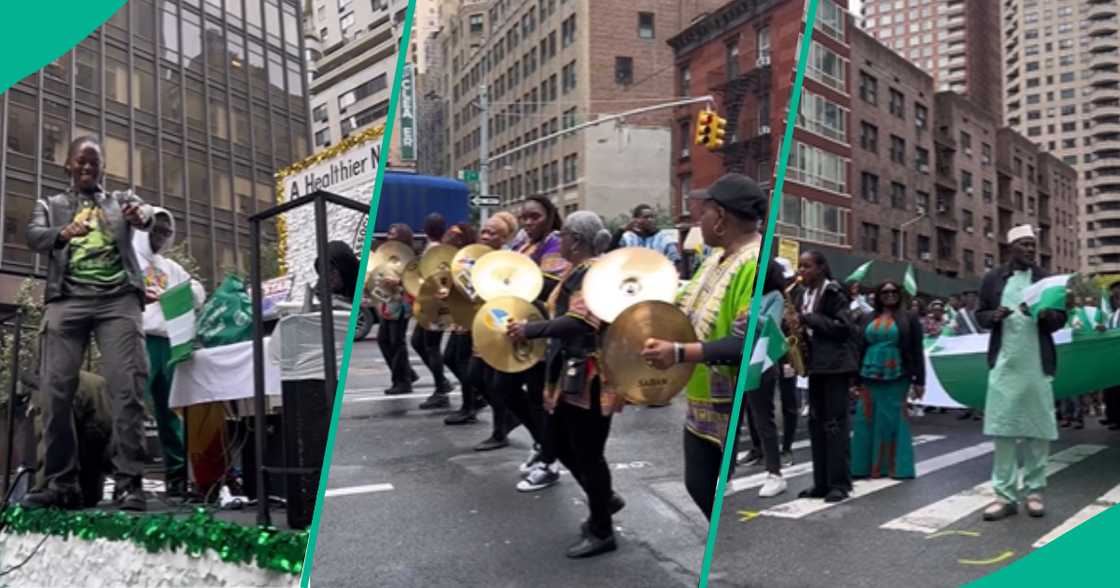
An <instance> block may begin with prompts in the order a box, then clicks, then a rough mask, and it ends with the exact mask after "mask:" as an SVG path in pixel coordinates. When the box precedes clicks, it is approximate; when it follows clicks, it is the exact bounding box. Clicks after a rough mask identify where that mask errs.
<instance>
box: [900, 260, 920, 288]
mask: <svg viewBox="0 0 1120 588" xmlns="http://www.w3.org/2000/svg"><path fill="white" fill-rule="evenodd" d="M902 287H903V289H905V290H906V293H907V294H909V295H911V296H917V295H918V281H917V280H915V279H914V266H913V265H908V266H906V275H905V276H903V277H902Z"/></svg>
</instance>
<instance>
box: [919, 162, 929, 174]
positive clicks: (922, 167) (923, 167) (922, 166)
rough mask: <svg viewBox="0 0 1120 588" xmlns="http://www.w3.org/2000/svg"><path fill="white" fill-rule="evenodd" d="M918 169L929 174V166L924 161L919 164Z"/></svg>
mask: <svg viewBox="0 0 1120 588" xmlns="http://www.w3.org/2000/svg"><path fill="white" fill-rule="evenodd" d="M918 171H920V172H922V173H923V174H926V175H929V166H928V165H926V164H924V163H923V164H920V165H918Z"/></svg>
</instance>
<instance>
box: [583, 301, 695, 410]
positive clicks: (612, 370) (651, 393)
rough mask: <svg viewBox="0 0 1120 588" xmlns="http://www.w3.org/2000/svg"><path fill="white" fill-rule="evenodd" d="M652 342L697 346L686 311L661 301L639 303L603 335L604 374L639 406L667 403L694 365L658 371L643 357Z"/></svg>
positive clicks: (623, 394)
mask: <svg viewBox="0 0 1120 588" xmlns="http://www.w3.org/2000/svg"><path fill="white" fill-rule="evenodd" d="M649 339H660V340H662V341H672V342H676V343H695V342H696V331H695V330H694V329H693V327H692V323H690V322H689V320H688V317H687V316H685V314H684V312H682V311H681V310H680V309H678V308H677V307H676V306H674V305H672V304H669V303H667V302H661V301H655V300H651V301H646V302H639V303H637V304H635V305H633V306H631V307H630V308H627V309H626V310H624V311H622V313H621V314H619V315H618V317H617V318H615V320H614V322H612V323H611V325H610V326H609V327H608V328H607V332H606V334H605V335H604V336H603V373H604V375H605V376H606V381H607V382H608V383H609V386H610V387H611V388H613V389H615V390H616V391H618V393H619V394H621V395H622V396H623V397H624V398H625V399H626V400H627V401H628V402H630V403H631V404H637V405H651V404H652V405H656V404H665V403H666V402H668V401H669V400H671V399H672V398H673V397H674V396H676V395H677V394H678V393H679V392H680V391H681V390H683V389H684V387H685V385H686V384H687V383H688V379H689V378H690V377H692V372H693V370H694V369H696V367H695V366H693V365H691V364H681V365H675V366H673V367H671V368H669V369H667V370H659V369H657V368H654V367H652V366H650V365H649V364H647V363H646V362H645V361H644V360H643V359H642V357H641V351H642V348H643V347H645V343H646V341H647V340H649Z"/></svg>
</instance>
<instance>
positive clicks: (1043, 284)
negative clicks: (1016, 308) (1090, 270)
mask: <svg viewBox="0 0 1120 588" xmlns="http://www.w3.org/2000/svg"><path fill="white" fill-rule="evenodd" d="M1072 277H1073V274H1063V275H1060V276H1050V277H1049V278H1045V279H1042V280H1039V281H1037V282H1035V283H1033V284H1031V285H1030V286H1029V287H1028V288H1027V289H1026V290H1024V291H1023V304H1026V305H1027V307H1028V308H1029V309H1030V311H1031V316H1033V317H1034V318H1036V319H1037V318H1038V315H1039V313H1041V312H1042V311H1044V310H1065V309H1066V292H1067V289H1066V288H1067V286H1068V284H1069V279H1070V278H1072Z"/></svg>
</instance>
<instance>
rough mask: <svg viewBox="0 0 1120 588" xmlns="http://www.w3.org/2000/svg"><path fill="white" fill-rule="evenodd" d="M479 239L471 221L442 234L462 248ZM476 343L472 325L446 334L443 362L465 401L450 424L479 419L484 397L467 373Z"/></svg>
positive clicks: (461, 326) (449, 241) (447, 242)
mask: <svg viewBox="0 0 1120 588" xmlns="http://www.w3.org/2000/svg"><path fill="white" fill-rule="evenodd" d="M477 241H478V236H477V233H476V231H475V230H474V227H473V226H472V225H471V224H469V223H461V224H457V225H454V226H452V227H451V228H450V229H448V230H447V233H445V234H444V236H443V243H444V244H445V245H451V246H452V247H456V248H458V249H462V248H463V247H466V246H467V245H473V244H475V243H476V242H477ZM473 349H474V343H473V340H472V338H471V329H470V325H455V326H454V327H453V328H452V329H451V331H450V333H449V334H448V336H447V346H446V347H445V348H444V350H443V363H444V365H446V366H447V367H448V368H450V369H451V373H452V374H454V375H455V378H456V379H458V380H459V386H460V388H461V389H462V390H463V403H462V405H461V406H460V407H459V410H457V411H455V414H452V415H449V416H448V417H447V418H445V419H444V420H443V422H444V423H445V424H448V425H463V424H467V423H474V422H477V421H478V419H477V418H476V417H475V415H476V414H477V413H478V411H479V409H480V408H481V406H480V404H481V403H480V400H481V397H480V396H479V391H478V389H477V387H476V386H475V385H474V383H473V382H472V381H471V380H470V378H469V377H468V376H469V374H470V363H471V350H473Z"/></svg>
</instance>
